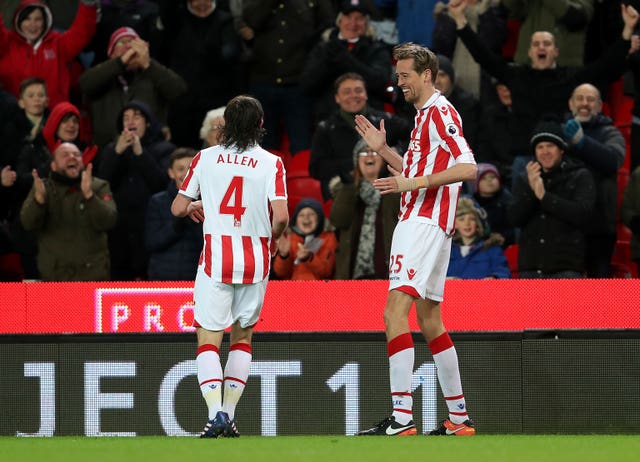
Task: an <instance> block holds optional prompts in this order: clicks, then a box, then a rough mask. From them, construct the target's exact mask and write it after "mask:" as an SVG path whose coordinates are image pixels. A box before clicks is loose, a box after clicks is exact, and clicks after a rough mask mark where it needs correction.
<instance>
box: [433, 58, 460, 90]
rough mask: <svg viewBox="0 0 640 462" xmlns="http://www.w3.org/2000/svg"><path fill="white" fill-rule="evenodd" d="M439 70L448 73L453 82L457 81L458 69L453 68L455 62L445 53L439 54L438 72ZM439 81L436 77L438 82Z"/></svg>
mask: <svg viewBox="0 0 640 462" xmlns="http://www.w3.org/2000/svg"><path fill="white" fill-rule="evenodd" d="M439 71H442V72H444V73H445V74H447V75H448V76H449V79H450V80H451V82H452V83H453V84H455V83H456V71H455V70H454V69H453V63H451V60H450V59H449V58H447V57H446V56H445V55H438V72H439ZM437 82H438V81H437V79H436V84H437ZM441 91H442V90H441Z"/></svg>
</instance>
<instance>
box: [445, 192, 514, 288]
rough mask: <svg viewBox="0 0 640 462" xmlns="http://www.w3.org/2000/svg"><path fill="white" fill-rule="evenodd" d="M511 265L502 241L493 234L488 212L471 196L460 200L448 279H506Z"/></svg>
mask: <svg viewBox="0 0 640 462" xmlns="http://www.w3.org/2000/svg"><path fill="white" fill-rule="evenodd" d="M510 277H511V271H510V270H509V264H508V262H507V258H506V257H505V255H504V252H503V251H502V249H501V248H500V240H499V239H498V238H497V237H496V236H495V235H493V234H489V229H488V222H487V213H486V212H485V210H484V209H483V208H482V207H480V206H479V205H478V204H477V203H476V202H475V201H474V200H473V199H471V198H470V197H461V198H460V199H458V208H457V210H456V232H455V235H454V238H453V243H452V244H451V256H450V258H449V269H448V270H447V279H506V278H510Z"/></svg>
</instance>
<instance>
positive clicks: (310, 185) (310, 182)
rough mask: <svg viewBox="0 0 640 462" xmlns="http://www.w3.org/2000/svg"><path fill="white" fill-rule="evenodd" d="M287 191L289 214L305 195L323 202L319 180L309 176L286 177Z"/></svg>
mask: <svg viewBox="0 0 640 462" xmlns="http://www.w3.org/2000/svg"><path fill="white" fill-rule="evenodd" d="M287 193H288V195H289V214H290V215H292V214H293V211H294V210H295V208H296V205H297V204H298V202H300V200H301V199H304V198H305V197H311V198H313V199H316V200H317V201H319V202H320V203H321V204H324V198H323V197H322V188H321V187H320V182H319V181H318V180H316V179H313V178H311V177H297V178H287Z"/></svg>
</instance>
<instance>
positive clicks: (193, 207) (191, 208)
mask: <svg viewBox="0 0 640 462" xmlns="http://www.w3.org/2000/svg"><path fill="white" fill-rule="evenodd" d="M187 215H189V218H191V219H192V220H193V221H195V222H196V223H202V222H203V221H204V209H203V208H202V201H201V200H198V201H193V202H190V203H189V205H188V206H187Z"/></svg>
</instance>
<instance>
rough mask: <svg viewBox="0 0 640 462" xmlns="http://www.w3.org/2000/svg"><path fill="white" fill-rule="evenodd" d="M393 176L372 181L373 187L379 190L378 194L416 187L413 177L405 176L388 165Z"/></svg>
mask: <svg viewBox="0 0 640 462" xmlns="http://www.w3.org/2000/svg"><path fill="white" fill-rule="evenodd" d="M388 169H389V171H390V172H391V174H392V175H393V176H390V177H386V178H378V179H377V180H375V181H374V182H373V187H374V188H376V189H377V190H378V191H380V194H391V193H397V192H403V191H412V190H414V189H416V180H415V178H405V177H404V176H402V174H401V173H400V172H399V171H397V170H396V169H395V168H393V167H391V166H388Z"/></svg>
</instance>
